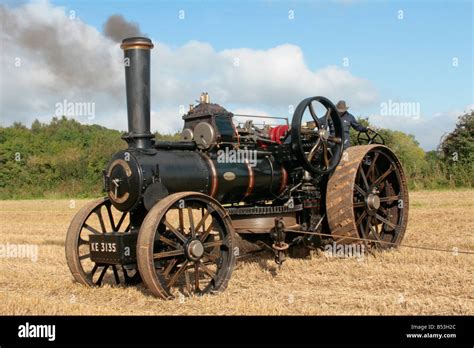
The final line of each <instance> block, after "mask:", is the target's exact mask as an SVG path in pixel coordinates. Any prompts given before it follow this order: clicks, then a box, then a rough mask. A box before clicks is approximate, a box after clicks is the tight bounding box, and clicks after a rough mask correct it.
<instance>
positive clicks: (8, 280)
mask: <svg viewBox="0 0 474 348" xmlns="http://www.w3.org/2000/svg"><path fill="white" fill-rule="evenodd" d="M85 202H86V201H76V207H75V208H70V207H69V201H68V200H44V201H0V221H1V222H0V244H6V243H10V244H38V247H39V257H38V260H37V262H32V261H31V260H30V259H26V258H23V259H22V258H0V314H153V315H183V314H195V315H203V314H224V315H233V314H255V315H265V314H274V315H280V314H289V315H298V314H319V315H322V314H324V315H340V314H362V315H365V314H372V315H378V314H385V315H387V314H408V315H411V314H447V315H450V314H469V315H473V314H474V282H473V279H474V255H462V254H459V255H457V256H456V255H454V254H453V253H440V252H432V251H423V250H415V249H409V248H400V249H399V250H396V251H390V252H385V253H378V254H376V256H367V257H366V258H365V260H363V261H357V260H356V259H337V258H328V257H326V256H325V255H324V254H322V253H319V254H315V255H313V258H312V259H311V260H297V259H289V260H288V261H286V262H285V264H284V266H283V268H281V269H277V267H276V265H275V264H274V262H273V259H272V258H271V257H270V256H269V255H265V254H261V255H259V256H253V257H252V258H251V259H246V260H245V261H244V260H242V261H239V262H238V264H237V266H236V269H235V270H234V273H233V276H232V279H231V281H230V284H229V287H228V289H227V290H226V291H225V292H224V293H222V294H220V295H213V296H203V297H195V298H186V299H185V300H184V302H183V301H180V300H179V299H176V300H173V301H163V300H159V299H156V298H154V297H152V296H151V295H149V294H148V293H147V291H146V290H145V289H144V288H143V287H139V288H135V287H128V288H124V287H108V286H106V287H102V288H93V289H91V288H86V287H83V286H81V285H78V284H77V283H74V282H73V281H72V277H71V275H70V273H69V270H68V268H67V265H66V261H65V256H64V238H65V234H66V230H67V227H68V224H69V222H70V221H71V219H72V217H73V215H74V214H75V212H76V211H77V210H78V209H79V208H80V207H81V206H82V205H83V204H84V203H85ZM473 213H474V191H457V192H415V193H412V194H411V207H410V221H409V224H408V230H407V233H406V236H405V240H404V243H406V244H413V245H426V246H434V247H440V248H452V247H457V248H459V249H471V250H474V217H473V216H474V214H473Z"/></svg>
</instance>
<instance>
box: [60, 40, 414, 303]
mask: <svg viewBox="0 0 474 348" xmlns="http://www.w3.org/2000/svg"><path fill="white" fill-rule="evenodd" d="M121 47H122V49H123V50H124V56H125V63H126V64H125V77H126V90H127V105H128V127H129V132H128V134H126V135H125V136H123V139H124V140H125V141H126V142H127V144H128V148H127V149H126V150H123V151H119V152H117V153H116V154H115V155H114V156H113V158H112V159H111V161H110V163H109V164H108V166H107V168H106V170H105V171H104V186H105V191H106V192H107V197H105V198H102V199H99V200H97V201H95V202H92V203H90V204H87V205H86V206H84V207H83V208H82V209H81V210H80V211H79V212H78V213H77V214H76V216H75V217H74V219H73V221H72V223H71V225H70V227H69V230H68V233H67V238H66V257H67V263H68V266H69V268H70V270H71V272H72V274H73V276H74V278H75V279H76V280H77V281H78V282H80V283H82V284H85V285H88V286H99V285H102V284H104V283H107V282H111V283H116V284H136V283H139V282H141V281H143V282H144V283H145V285H146V286H147V287H148V289H149V290H150V291H151V292H152V293H153V294H154V295H156V296H159V297H161V298H165V299H168V298H173V296H175V295H176V294H177V293H178V292H181V293H183V294H187V295H190V294H203V293H213V292H219V291H222V290H224V289H225V288H226V286H227V283H228V282H229V279H230V277H231V274H232V270H233V268H234V264H235V261H236V257H237V256H238V254H239V250H238V248H237V246H236V242H235V235H236V234H238V235H240V237H242V238H243V239H245V240H248V241H251V242H254V243H259V244H260V245H262V246H266V247H267V248H268V249H271V250H272V251H273V252H274V255H275V261H276V262H277V263H280V264H281V263H282V262H283V260H284V259H285V257H286V256H287V255H288V254H289V255H290V256H292V255H295V256H298V255H299V256H307V255H308V253H309V252H308V250H309V249H310V248H311V247H317V246H320V245H323V244H324V243H326V242H328V241H330V242H331V243H332V242H334V241H335V242H337V243H343V244H344V243H365V244H367V245H370V244H373V245H375V246H377V247H378V248H389V247H393V246H396V245H397V244H399V243H400V241H401V239H402V238H403V234H404V232H405V228H406V223H407V214H408V193H407V187H406V181H405V177H404V174H403V170H402V167H401V165H400V162H399V161H398V159H397V158H396V156H395V155H394V153H393V152H392V151H391V150H390V149H389V148H387V147H385V146H383V145H381V144H375V143H372V144H369V145H363V146H354V147H350V148H348V149H345V150H344V149H343V145H342V144H343V140H344V139H343V136H344V132H343V126H342V122H341V119H340V116H339V114H338V112H337V111H336V108H335V106H334V105H333V104H332V103H331V102H330V101H329V100H328V99H326V98H324V97H311V98H307V99H305V100H303V101H302V102H300V104H299V105H298V106H297V107H296V109H295V111H294V115H293V118H292V121H291V124H288V122H287V124H279V125H273V124H264V125H257V121H256V120H260V119H259V118H257V116H255V117H254V118H253V119H252V118H251V119H247V120H246V122H240V123H239V122H236V120H235V119H236V115H233V114H232V113H231V112H229V111H227V110H226V109H224V108H223V107H221V106H219V105H217V104H212V103H210V100H209V96H208V95H207V94H203V95H202V96H201V100H200V103H199V104H198V105H196V106H194V105H193V106H192V107H191V108H190V111H189V112H188V113H187V114H186V115H184V116H183V120H184V128H183V132H182V141H178V142H164V141H155V140H154V139H153V135H152V134H151V132H150V64H149V63H150V50H151V49H152V48H153V44H152V42H151V41H150V40H149V39H146V38H130V39H125V40H124V41H123V43H122V46H121ZM318 108H319V109H322V110H323V113H322V114H320V113H319V111H318V115H319V116H318V115H317V113H316V110H319V109H318ZM304 119H309V121H307V122H304ZM270 121H271V122H273V121H275V119H271V118H269V122H270ZM271 122H270V123H271ZM372 138H373V137H372ZM372 138H371V140H372ZM370 142H372V141H370Z"/></svg>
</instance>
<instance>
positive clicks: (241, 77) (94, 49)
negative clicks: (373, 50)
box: [0, 1, 377, 132]
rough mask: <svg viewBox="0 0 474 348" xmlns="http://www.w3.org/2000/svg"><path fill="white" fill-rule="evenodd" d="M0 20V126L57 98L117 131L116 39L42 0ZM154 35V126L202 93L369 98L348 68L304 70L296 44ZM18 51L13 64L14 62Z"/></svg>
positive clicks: (48, 111)
mask: <svg viewBox="0 0 474 348" xmlns="http://www.w3.org/2000/svg"><path fill="white" fill-rule="evenodd" d="M0 22H1V23H2V33H1V43H2V50H1V59H2V64H1V69H2V70H1V81H0V88H1V108H0V123H1V124H2V125H8V124H11V123H12V122H13V121H21V122H24V123H27V124H29V123H31V122H32V121H33V119H35V118H40V119H41V120H43V121H47V120H48V119H49V118H50V117H51V116H53V115H54V113H55V105H56V103H58V102H62V101H63V100H64V99H66V100H68V101H72V102H93V103H95V110H96V116H95V118H94V119H93V120H88V119H87V118H86V117H82V118H81V117H80V116H78V117H77V118H78V120H79V121H81V122H88V123H91V122H94V123H99V124H101V125H104V126H109V127H113V128H117V129H121V130H125V129H126V126H127V121H126V104H125V93H124V90H125V87H124V83H125V82H124V80H125V79H124V72H123V67H122V64H121V61H122V52H121V50H120V48H119V47H118V46H119V45H118V44H116V43H114V42H112V41H111V40H110V39H109V38H107V37H105V36H104V35H103V34H102V33H100V32H98V31H97V30H96V29H95V28H93V27H92V26H90V25H88V24H87V23H84V22H82V21H81V20H80V19H77V18H76V19H70V18H69V17H68V15H67V14H66V13H65V10H64V9H63V8H61V7H56V6H53V5H51V4H49V3H48V2H46V1H39V2H32V3H28V4H25V5H22V6H19V7H16V8H9V7H6V6H1V5H0ZM154 42H155V49H154V50H153V51H152V67H151V70H152V81H151V85H152V98H151V99H152V110H153V111H152V128H153V130H159V131H161V132H167V131H174V130H176V129H180V128H181V125H182V120H181V114H180V113H179V110H180V105H184V106H185V108H186V109H187V106H188V104H190V103H192V102H194V101H195V100H196V99H198V98H199V94H200V93H201V92H202V91H207V92H209V93H210V95H211V98H212V101H213V102H217V103H219V104H222V105H223V106H226V105H228V104H231V105H233V106H235V107H236V108H250V109H254V110H255V109H257V110H259V113H263V110H277V109H278V110H288V105H296V104H297V103H298V102H299V101H300V100H301V99H303V98H304V97H307V96H311V95H324V96H327V97H329V98H331V99H334V100H335V99H338V98H340V97H342V96H349V95H350V96H351V105H353V106H354V107H364V106H366V105H370V104H372V103H374V102H375V101H376V100H377V91H376V89H375V87H374V86H373V85H372V84H371V83H370V81H368V80H365V79H362V78H359V77H356V76H354V75H352V74H351V73H350V72H348V71H347V70H343V69H340V68H338V67H336V66H327V67H323V68H321V69H318V70H316V71H313V70H311V69H309V68H308V66H307V65H306V63H305V61H304V54H303V52H302V50H301V49H300V48H299V47H298V46H296V45H291V44H282V45H279V46H276V47H273V48H270V49H267V50H254V49H248V48H238V49H228V50H223V51H216V50H215V49H214V48H213V47H212V46H211V45H210V44H208V43H203V42H197V41H191V42H188V43H187V44H185V45H183V46H181V47H177V48H174V47H170V46H169V45H167V44H165V43H162V42H159V41H158V40H154ZM321 54H324V52H321ZM17 58H19V59H20V60H21V65H20V66H15V63H17ZM229 111H234V110H229ZM285 116H286V115H285Z"/></svg>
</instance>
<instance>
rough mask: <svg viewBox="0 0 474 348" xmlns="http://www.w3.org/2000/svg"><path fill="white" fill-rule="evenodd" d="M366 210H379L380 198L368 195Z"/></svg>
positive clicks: (371, 194) (372, 194)
mask: <svg viewBox="0 0 474 348" xmlns="http://www.w3.org/2000/svg"><path fill="white" fill-rule="evenodd" d="M366 204H367V208H368V209H369V210H377V209H379V208H380V198H379V196H378V195H376V194H374V193H370V194H369V195H368V196H367V198H366Z"/></svg>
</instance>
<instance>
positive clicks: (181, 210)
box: [137, 192, 235, 299]
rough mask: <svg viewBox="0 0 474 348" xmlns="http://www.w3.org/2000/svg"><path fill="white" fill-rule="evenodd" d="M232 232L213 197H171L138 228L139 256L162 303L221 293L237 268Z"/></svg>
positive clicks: (185, 194) (183, 194)
mask: <svg viewBox="0 0 474 348" xmlns="http://www.w3.org/2000/svg"><path fill="white" fill-rule="evenodd" d="M233 233H234V229H233V227H232V223H231V219H230V217H229V215H228V214H227V212H226V210H225V209H224V208H223V207H222V206H221V205H220V204H219V202H217V201H216V200H215V199H213V198H211V197H210V196H207V195H205V194H202V193H197V192H180V193H175V194H172V195H169V196H167V197H166V198H164V199H162V200H161V201H159V202H158V203H156V204H155V206H153V208H152V209H151V210H150V211H149V212H148V214H147V216H146V217H145V220H144V221H143V224H142V227H141V228H140V233H139V236H138V243H137V255H138V268H139V270H140V274H141V275H142V277H143V281H144V283H145V284H146V285H147V287H148V289H149V290H150V291H151V292H152V293H153V294H154V295H155V296H159V297H161V298H163V299H172V298H174V297H176V296H178V295H179V294H182V295H181V296H183V295H186V296H192V295H202V294H207V293H215V292H219V291H223V290H224V289H225V288H226V287H227V284H228V282H229V279H230V277H231V274H232V271H233V269H234V265H235V255H234V251H233V248H234V239H233Z"/></svg>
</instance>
